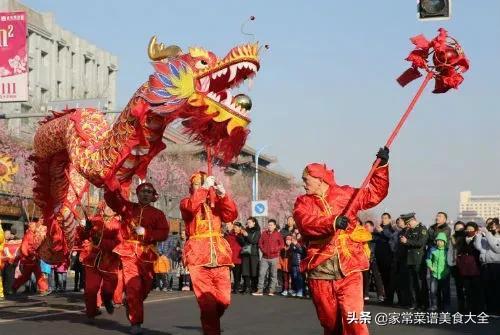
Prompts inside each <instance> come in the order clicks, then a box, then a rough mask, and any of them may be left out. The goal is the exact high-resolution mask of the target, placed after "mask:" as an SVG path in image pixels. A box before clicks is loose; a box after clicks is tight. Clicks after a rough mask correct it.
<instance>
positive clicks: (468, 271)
mask: <svg viewBox="0 0 500 335" xmlns="http://www.w3.org/2000/svg"><path fill="white" fill-rule="evenodd" d="M457 267H458V273H459V274H460V275H461V276H479V275H480V270H479V266H478V264H477V261H476V258H475V257H474V256H473V255H469V254H460V255H457Z"/></svg>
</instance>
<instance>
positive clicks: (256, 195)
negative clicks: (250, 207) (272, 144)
mask: <svg viewBox="0 0 500 335" xmlns="http://www.w3.org/2000/svg"><path fill="white" fill-rule="evenodd" d="M268 146H269V145H267V144H266V145H264V146H263V147H262V148H260V149H259V150H257V152H256V153H255V179H254V185H253V186H254V189H253V200H254V201H257V200H259V156H260V153H261V152H262V151H263V150H264V149H265V148H267V147H268Z"/></svg>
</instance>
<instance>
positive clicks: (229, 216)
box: [180, 188, 238, 267]
mask: <svg viewBox="0 0 500 335" xmlns="http://www.w3.org/2000/svg"><path fill="white" fill-rule="evenodd" d="M207 197H208V190H206V189H204V188H199V189H198V190H196V191H195V192H194V193H193V194H192V195H191V196H189V197H187V198H184V199H182V201H181V204H180V209H181V215H182V219H183V220H184V222H185V224H186V236H187V238H188V240H187V242H186V244H185V246H184V252H183V254H182V257H183V261H184V264H185V265H186V266H210V267H216V266H224V265H229V266H232V265H233V261H232V252H231V247H230V246H229V243H228V242H227V241H226V239H225V238H224V237H223V236H222V222H230V221H234V220H236V218H237V217H238V210H237V209H236V204H235V203H234V201H233V200H232V199H231V198H230V197H229V196H228V195H227V194H226V195H224V197H217V199H216V201H215V204H214V207H213V208H212V207H210V205H208V203H207Z"/></svg>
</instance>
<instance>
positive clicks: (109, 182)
mask: <svg viewBox="0 0 500 335" xmlns="http://www.w3.org/2000/svg"><path fill="white" fill-rule="evenodd" d="M148 51H149V56H150V58H151V59H152V60H153V62H152V65H153V67H154V73H153V74H152V75H150V76H149V80H148V81H147V82H146V83H144V84H143V85H141V86H140V87H139V89H138V90H137V91H136V92H135V94H134V95H133V96H132V98H131V99H130V101H129V103H128V104H127V106H126V107H125V109H124V110H123V112H122V113H121V114H120V115H119V117H118V118H117V120H116V121H115V122H114V124H112V125H108V123H107V122H106V120H105V118H104V116H103V114H102V113H101V112H100V111H99V110H97V109H94V108H76V109H70V110H64V111H61V112H54V115H52V116H50V117H48V118H47V119H45V120H43V121H42V122H41V124H40V126H39V128H38V129H37V131H36V133H35V138H34V155H33V157H32V158H33V161H34V162H35V182H36V185H35V188H34V192H33V193H34V198H35V202H36V204H37V205H38V206H39V207H40V208H41V209H42V212H43V216H44V222H45V223H46V224H47V226H48V229H47V238H46V241H45V243H43V244H42V246H41V254H42V258H44V260H46V261H48V262H50V263H58V262H60V261H61V259H63V258H64V257H66V256H67V254H68V252H69V251H70V250H71V249H72V247H73V243H74V237H75V228H76V226H77V223H78V220H79V219H81V217H80V216H79V213H78V205H79V204H81V199H82V198H83V197H84V194H85V193H86V192H87V191H88V187H89V183H92V184H93V185H95V186H97V187H103V188H106V189H108V190H111V191H115V190H121V191H122V192H123V193H124V194H127V191H128V186H129V185H130V183H131V181H132V177H133V176H134V175H137V176H138V177H139V178H141V179H144V178H145V176H146V173H147V167H148V165H149V163H150V161H151V160H152V159H153V158H154V157H155V156H156V155H157V154H158V153H159V152H160V151H161V150H163V149H164V148H165V144H164V142H163V132H164V131H165V128H166V127H167V126H168V125H169V124H170V123H172V122H173V121H176V120H182V123H183V126H184V129H185V131H186V133H187V134H189V135H190V136H191V138H192V139H193V141H195V142H197V143H199V144H202V145H204V146H206V147H209V148H211V149H212V150H213V154H214V155H217V156H218V157H220V159H221V160H222V161H224V162H226V163H227V162H229V161H231V160H232V159H233V158H234V157H235V156H236V155H237V154H238V153H239V151H240V150H241V148H242V146H243V145H244V143H245V141H246V138H247V136H248V133H249V131H248V129H247V125H248V124H249V123H250V119H249V117H248V111H246V110H245V109H242V108H241V107H240V106H238V105H237V104H236V103H235V99H234V98H233V95H232V94H231V91H230V89H231V88H233V87H235V86H239V85H240V84H241V83H242V82H243V81H244V80H246V79H251V78H253V77H254V76H255V74H256V72H257V71H258V69H259V67H260V63H259V55H258V54H259V47H258V45H257V44H246V45H240V46H237V47H234V48H233V49H231V50H230V52H229V53H228V54H227V56H225V57H224V58H218V57H217V56H216V55H215V54H213V53H212V52H210V51H207V50H205V49H202V48H190V49H189V51H188V52H186V53H183V52H182V51H181V50H180V48H178V47H176V46H169V47H165V46H164V45H163V44H157V43H156V38H155V37H154V38H152V40H151V42H150V45H149V50H148Z"/></svg>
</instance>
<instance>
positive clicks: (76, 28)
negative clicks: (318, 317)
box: [23, 0, 500, 224]
mask: <svg viewBox="0 0 500 335" xmlns="http://www.w3.org/2000/svg"><path fill="white" fill-rule="evenodd" d="M415 2H416V1H415V0H407V1H401V0H386V1H287V2H285V1H241V0H233V1H223V0H219V1H217V0H213V1H203V2H202V1H187V0H184V1H154V0H142V1H140V2H137V1H117V0H109V1H97V0H87V1H57V0H43V1H42V0H25V1H23V3H25V4H26V5H28V6H30V7H32V8H34V9H35V10H38V11H50V12H53V13H54V14H55V19H56V22H57V24H59V25H61V26H62V27H64V29H66V30H69V31H72V32H74V33H75V34H77V35H79V36H81V37H83V38H85V39H87V40H89V41H90V42H92V43H94V44H96V45H97V46H99V47H102V48H105V49H107V50H109V51H110V52H112V53H113V54H115V55H117V56H118V58H119V76H118V102H119V105H125V104H126V102H127V101H128V99H129V98H130V97H131V95H132V94H133V92H134V91H135V90H136V88H137V87H138V86H139V85H140V84H141V83H143V82H144V81H145V80H146V78H147V77H148V75H149V74H150V72H151V67H150V65H149V63H148V58H147V55H146V52H145V48H146V45H147V42H148V40H149V38H150V37H151V36H152V35H155V34H156V35H158V36H159V39H160V40H162V41H164V42H166V43H175V44H178V45H179V46H181V47H183V48H186V47H188V46H193V45H200V46H203V47H206V48H207V49H210V50H212V51H214V52H215V53H217V54H218V55H219V56H223V55H225V54H226V52H227V51H228V50H229V49H230V48H231V47H232V46H234V45H235V44H238V43H241V42H245V41H247V40H248V39H247V37H246V36H243V35H242V34H241V33H240V25H241V23H242V22H243V21H244V20H246V19H247V18H248V17H249V16H250V15H255V16H256V20H255V21H254V22H252V23H251V24H250V25H249V26H248V28H247V30H248V31H251V32H253V33H254V34H255V35H256V38H257V40H259V41H261V42H263V43H268V44H270V46H271V49H270V50H269V51H268V52H266V53H265V54H264V55H263V57H262V63H261V70H260V72H259V74H258V75H257V78H256V80H255V85H254V88H253V89H252V90H251V92H250V93H249V95H250V96H251V97H252V100H253V104H254V107H253V110H252V118H253V122H252V124H251V131H252V133H251V137H250V139H249V144H250V145H252V146H254V147H256V148H259V147H261V146H263V145H269V148H268V149H266V151H265V152H266V153H268V154H272V155H275V156H277V157H278V159H279V167H278V168H280V169H281V170H283V171H286V172H288V173H291V174H293V175H295V176H300V174H301V171H302V169H303V167H304V166H305V165H306V164H307V163H308V162H314V161H321V162H326V163H327V164H328V165H329V166H331V167H332V168H334V169H335V172H336V176H337V181H338V182H339V183H341V184H351V185H359V184H360V183H361V181H362V179H363V178H364V176H365V175H366V173H367V172H368V170H369V168H370V165H371V163H372V161H373V159H374V155H375V153H376V151H377V149H378V147H379V146H381V145H383V143H385V141H386V138H387V136H388V134H389V132H390V130H391V129H392V127H393V126H394V124H395V123H396V121H397V120H398V118H399V117H400V115H401V114H402V113H403V112H404V110H405V108H406V106H407V104H408V103H409V101H410V100H411V98H412V96H413V95H414V93H415V92H416V90H417V87H418V82H414V83H412V84H410V85H409V86H407V87H406V88H401V87H399V86H398V85H397V83H396V82H395V78H396V77H398V76H399V74H400V73H401V72H403V71H404V70H405V69H406V68H407V65H408V64H407V63H406V62H405V61H404V60H403V59H404V58H405V57H406V55H407V54H408V52H409V51H410V50H411V48H412V46H411V44H410V42H409V40H408V38H409V37H411V36H414V35H417V34H419V33H424V34H425V35H426V36H427V37H433V36H435V35H436V30H437V29H438V28H439V27H441V26H442V27H444V28H446V29H447V30H449V32H450V34H451V35H452V36H454V37H456V38H457V39H458V40H459V41H460V42H461V44H462V46H463V47H464V49H465V52H466V54H467V55H468V57H469V58H470V60H471V70H470V71H469V72H468V73H466V75H465V77H466V78H465V81H464V83H463V85H462V86H461V87H460V89H459V90H458V91H452V92H449V93H447V94H443V95H434V94H431V87H429V88H428V89H427V90H426V91H425V93H424V94H423V96H422V98H421V100H420V102H419V103H418V104H417V106H416V109H415V111H414V113H413V114H412V116H411V117H410V119H409V122H408V123H407V125H406V126H405V127H404V128H403V130H402V132H401V134H400V137H398V139H397V140H396V142H395V144H394V145H393V147H392V150H391V161H390V162H391V189H390V193H389V196H388V197H387V199H386V200H385V201H384V202H383V203H382V204H381V205H380V206H379V207H377V209H376V212H378V213H379V212H382V211H384V210H387V211H390V212H391V213H393V214H396V215H398V214H401V213H403V212H408V211H415V212H417V214H418V215H419V217H420V219H421V220H422V221H423V222H424V223H425V224H429V223H431V221H433V218H434V214H435V213H436V212H437V211H440V210H444V211H446V212H449V214H450V216H451V218H452V219H455V217H456V215H457V208H458V195H459V192H460V191H461V190H471V191H472V192H473V193H476V194H499V193H500V175H499V174H500V173H499V171H500V155H499V150H500V146H499V144H500V132H499V131H498V126H499V125H500V108H499V102H498V100H499V96H500V92H499V91H500V84H499V83H498V79H499V78H500V67H499V66H498V65H497V62H498V61H499V60H500V42H499V40H498V37H499V36H500V24H498V22H500V2H498V1H495V0H487V1H465V0H455V1H453V13H452V19H451V20H450V21H440V22H419V21H417V20H416V9H415V8H416V5H415ZM244 92H246V91H245V90H244Z"/></svg>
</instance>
